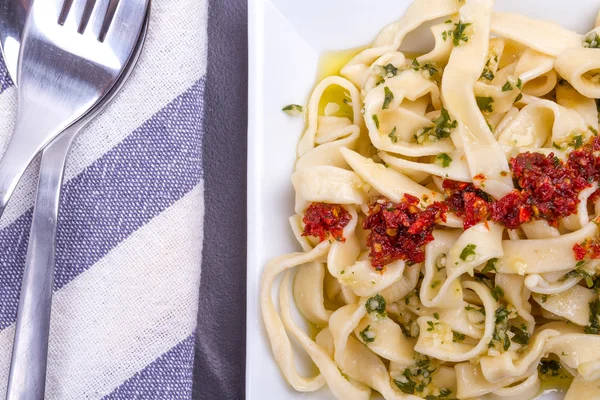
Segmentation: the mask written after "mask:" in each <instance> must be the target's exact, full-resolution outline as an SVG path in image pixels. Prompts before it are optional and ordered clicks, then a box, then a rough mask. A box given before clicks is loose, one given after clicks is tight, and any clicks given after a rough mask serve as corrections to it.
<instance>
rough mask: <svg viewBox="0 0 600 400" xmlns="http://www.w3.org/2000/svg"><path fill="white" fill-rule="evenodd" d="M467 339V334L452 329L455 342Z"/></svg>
mask: <svg viewBox="0 0 600 400" xmlns="http://www.w3.org/2000/svg"><path fill="white" fill-rule="evenodd" d="M464 340H465V335H464V334H462V333H460V332H456V331H452V341H453V342H455V343H460V342H462V341H464Z"/></svg>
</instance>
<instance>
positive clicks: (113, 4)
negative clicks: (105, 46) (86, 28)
mask: <svg viewBox="0 0 600 400" xmlns="http://www.w3.org/2000/svg"><path fill="white" fill-rule="evenodd" d="M118 6H119V0H110V3H108V8H107V9H106V15H105V16H104V21H103V22H102V28H100V34H99V35H98V40H99V41H100V42H104V39H106V35H107V33H108V29H109V28H110V25H111V24H112V21H113V18H114V17H115V13H116V12H117V7H118Z"/></svg>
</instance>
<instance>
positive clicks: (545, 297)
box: [541, 294, 548, 303]
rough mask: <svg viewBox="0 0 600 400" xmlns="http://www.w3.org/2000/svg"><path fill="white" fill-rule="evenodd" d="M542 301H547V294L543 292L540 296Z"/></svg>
mask: <svg viewBox="0 0 600 400" xmlns="http://www.w3.org/2000/svg"><path fill="white" fill-rule="evenodd" d="M541 301H542V303H545V302H547V301H548V295H547V294H543V295H542V298H541Z"/></svg>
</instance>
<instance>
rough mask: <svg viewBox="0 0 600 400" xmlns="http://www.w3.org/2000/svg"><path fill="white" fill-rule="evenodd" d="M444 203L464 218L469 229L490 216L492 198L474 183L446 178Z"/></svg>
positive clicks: (466, 227) (465, 226)
mask: <svg viewBox="0 0 600 400" xmlns="http://www.w3.org/2000/svg"><path fill="white" fill-rule="evenodd" d="M442 186H443V188H444V196H445V200H444V203H445V204H446V205H448V207H449V208H450V210H452V211H454V212H455V213H456V215H458V216H459V217H461V218H462V219H463V227H464V229H465V230H466V229H469V228H470V227H472V226H473V225H477V224H478V223H480V222H483V221H485V220H487V219H488V218H489V214H490V198H489V196H488V195H487V193H485V192H484V191H482V190H480V189H477V188H476V187H475V186H474V185H473V184H472V183H467V182H457V181H453V180H449V179H447V180H445V181H444V182H443V184H442Z"/></svg>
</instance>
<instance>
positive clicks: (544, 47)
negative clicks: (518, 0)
mask: <svg viewBox="0 0 600 400" xmlns="http://www.w3.org/2000/svg"><path fill="white" fill-rule="evenodd" d="M491 31H492V33H494V34H496V35H498V36H502V37H504V38H507V39H512V40H514V41H516V42H519V43H522V44H524V45H525V46H527V47H529V48H531V49H533V50H537V51H538V52H540V53H543V54H547V55H550V56H554V57H558V56H560V55H561V54H562V53H563V52H564V51H565V50H567V49H569V48H572V47H577V46H581V35H579V34H578V33H576V32H573V31H570V30H568V29H565V28H563V27H562V26H560V25H557V24H554V23H552V22H547V21H540V20H535V19H532V18H529V17H526V16H524V15H520V14H512V13H503V12H495V13H494V14H493V15H492V26H491Z"/></svg>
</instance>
